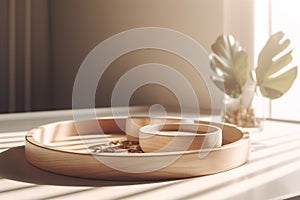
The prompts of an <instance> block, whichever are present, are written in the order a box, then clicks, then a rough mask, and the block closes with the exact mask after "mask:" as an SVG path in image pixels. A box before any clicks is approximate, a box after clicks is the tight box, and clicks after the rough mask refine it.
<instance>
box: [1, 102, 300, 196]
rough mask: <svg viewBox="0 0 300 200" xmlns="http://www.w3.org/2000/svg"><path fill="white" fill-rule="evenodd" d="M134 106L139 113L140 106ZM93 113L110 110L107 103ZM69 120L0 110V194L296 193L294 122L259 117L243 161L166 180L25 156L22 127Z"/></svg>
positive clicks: (62, 114) (299, 186) (299, 130)
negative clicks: (107, 176) (93, 172)
mask: <svg viewBox="0 0 300 200" xmlns="http://www.w3.org/2000/svg"><path fill="white" fill-rule="evenodd" d="M119 109H120V110H119V111H120V112H119V113H122V108H119ZM134 109H135V110H134ZM134 109H133V110H134V111H135V112H136V113H138V114H145V110H144V109H141V108H138V107H137V108H134ZM96 113H97V116H109V115H111V111H110V109H109V108H104V109H97V110H96ZM124 114H126V112H124ZM70 119H72V111H70V110H63V111H48V112H31V113H20V114H2V115H0V199H30V200H33V199H81V198H82V199H89V200H91V199H285V198H290V197H295V196H299V195H300V181H299V180H300V143H299V141H300V124H296V123H286V122H274V121H265V124H264V130H263V131H262V132H255V133H251V150H250V151H251V152H250V157H249V161H248V162H247V163H246V164H245V165H243V166H241V167H238V168H236V169H232V170H229V171H226V172H222V173H218V174H213V175H208V176H202V177H196V178H188V179H180V180H172V181H159V182H147V181H146V182H118V181H102V180H89V179H81V178H74V177H67V176H62V175H57V174H53V173H50V172H46V171H43V170H40V169H38V168H36V167H34V166H32V165H31V164H29V163H28V162H27V161H26V159H25V157H24V136H25V134H26V132H27V131H28V130H30V129H31V128H34V127H37V126H39V125H43V124H46V123H49V122H55V121H61V120H70ZM187 170H188V169H187Z"/></svg>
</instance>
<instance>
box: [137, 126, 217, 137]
mask: <svg viewBox="0 0 300 200" xmlns="http://www.w3.org/2000/svg"><path fill="white" fill-rule="evenodd" d="M171 125H179V128H180V126H181V125H182V126H201V127H208V128H213V129H215V131H212V132H206V133H201V134H198V133H185V134H165V133H162V132H161V131H164V130H151V128H156V129H159V128H160V127H162V126H171ZM163 128H164V127H163ZM149 129H150V130H149ZM183 129H184V127H183ZM174 131H182V132H184V130H174ZM187 132H188V131H187ZM140 133H143V134H147V135H153V136H163V137H203V136H211V135H220V136H222V129H221V128H219V127H217V126H214V125H209V124H201V123H197V124H195V123H194V124H193V123H157V124H149V125H146V126H143V127H141V128H140Z"/></svg>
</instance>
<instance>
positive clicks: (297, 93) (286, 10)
mask: <svg viewBox="0 0 300 200" xmlns="http://www.w3.org/2000/svg"><path fill="white" fill-rule="evenodd" d="M299 7H300V1H295V0H256V1H255V19H254V20H255V28H254V30H255V40H254V41H255V61H257V56H258V53H259V51H260V50H261V48H262V47H263V45H264V43H265V42H266V40H267V39H268V37H269V35H270V34H273V33H276V32H277V31H283V32H284V33H285V37H286V38H289V39H290V40H291V45H290V47H291V48H292V49H293V54H292V55H293V61H292V63H291V64H290V66H295V65H297V66H299V67H300V21H299V19H300V12H299ZM299 69H300V68H299ZM299 69H298V71H299ZM269 117H271V118H274V119H285V120H296V121H300V79H299V77H297V79H296V81H295V83H294V84H293V86H292V88H291V89H290V90H289V91H288V92H287V93H286V94H285V95H284V96H282V97H281V98H279V99H276V100H272V101H271V102H270V116H269Z"/></svg>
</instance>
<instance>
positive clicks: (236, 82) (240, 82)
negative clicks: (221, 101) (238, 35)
mask: <svg viewBox="0 0 300 200" xmlns="http://www.w3.org/2000/svg"><path fill="white" fill-rule="evenodd" d="M211 48H212V51H213V54H212V55H211V56H210V59H211V68H212V69H213V70H214V71H215V72H216V73H217V74H218V75H219V76H213V77H211V79H212V81H213V82H214V83H215V85H216V86H217V87H218V88H219V89H221V90H222V91H224V92H225V93H226V94H227V95H229V96H231V97H233V98H237V97H239V96H240V95H241V93H242V91H243V86H244V85H245V83H246V81H247V79H248V75H249V70H248V64H247V60H248V56H247V53H246V52H245V50H244V49H243V48H242V47H241V46H240V44H239V43H238V42H237V41H235V39H234V37H233V36H231V35H221V36H219V37H218V38H217V40H216V42H215V43H214V44H213V45H212V47H211Z"/></svg>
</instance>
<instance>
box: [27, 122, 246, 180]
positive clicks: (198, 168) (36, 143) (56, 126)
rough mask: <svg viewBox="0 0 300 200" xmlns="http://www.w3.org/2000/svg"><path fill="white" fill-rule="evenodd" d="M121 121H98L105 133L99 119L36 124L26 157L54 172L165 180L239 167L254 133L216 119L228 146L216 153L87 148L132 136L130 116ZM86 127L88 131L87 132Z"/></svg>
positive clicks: (114, 177)
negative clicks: (128, 129)
mask: <svg viewBox="0 0 300 200" xmlns="http://www.w3.org/2000/svg"><path fill="white" fill-rule="evenodd" d="M118 121H119V122H118V123H116V122H115V120H114V119H98V120H97V121H96V122H97V123H98V124H101V125H102V129H103V130H106V133H105V134H100V133H97V132H96V131H97V130H98V129H97V128H96V129H93V127H92V128H91V127H90V125H91V124H94V123H95V120H90V121H84V122H79V124H80V126H81V132H80V133H78V131H77V129H76V128H75V127H76V122H73V121H67V122H57V123H53V124H49V125H44V126H41V127H39V128H36V129H33V130H32V131H30V132H28V133H27V135H26V144H25V156H26V159H27V160H28V161H29V162H30V163H32V164H33V165H35V166H37V167H39V168H41V169H44V170H47V171H50V172H54V173H58V174H63V175H69V176H75V177H82V178H92V179H103V180H162V179H176V178H185V177H194V176H202V175H207V174H213V173H218V172H222V171H226V170H229V169H232V168H235V167H238V166H240V165H242V164H244V163H245V162H247V160H248V154H249V145H250V140H249V135H248V133H243V132H242V131H241V130H239V129H237V128H236V127H233V126H229V125H223V124H215V125H217V126H219V127H222V129H223V133H222V136H223V140H222V146H221V147H218V148H214V149H212V151H210V152H205V151H199V150H194V151H186V152H181V153H180V152H160V153H139V154H135V153H131V154H130V153H98V154H97V153H91V152H90V151H89V150H88V148H87V147H89V146H90V145H94V144H98V143H99V142H101V141H102V140H103V139H104V140H109V139H111V138H124V139H126V136H125V133H124V132H123V131H122V129H124V128H125V123H126V118H123V119H118ZM197 122H199V121H197ZM201 123H208V122H201ZM117 124H119V125H120V124H121V125H123V127H119V126H116V125H117ZM83 127H85V132H82V130H84V128H83ZM187 169H188V170H187Z"/></svg>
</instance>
